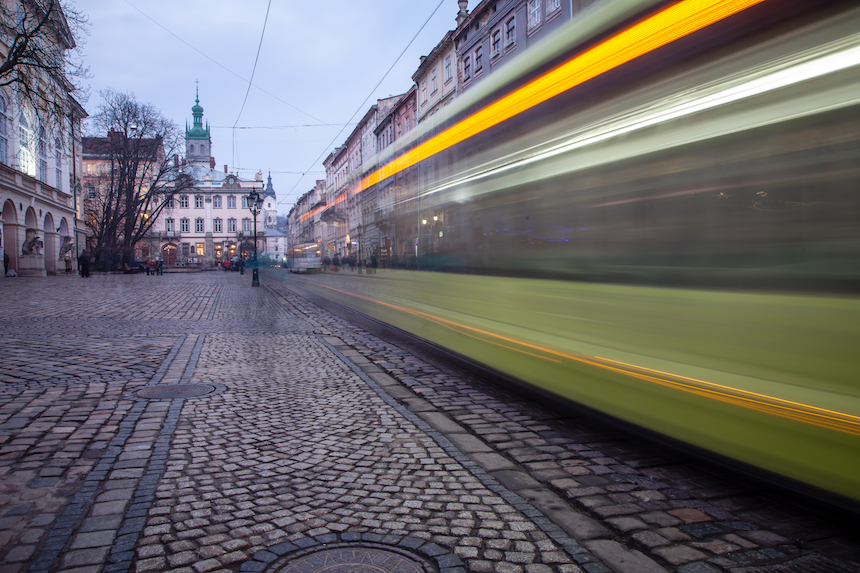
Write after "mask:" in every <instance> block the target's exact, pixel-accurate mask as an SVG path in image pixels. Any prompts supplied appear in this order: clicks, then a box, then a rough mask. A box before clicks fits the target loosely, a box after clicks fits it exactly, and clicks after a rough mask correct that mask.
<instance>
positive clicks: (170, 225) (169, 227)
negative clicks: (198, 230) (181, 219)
mask: <svg viewBox="0 0 860 573" xmlns="http://www.w3.org/2000/svg"><path fill="white" fill-rule="evenodd" d="M164 230H165V231H167V232H168V233H172V232H173V231H175V230H176V219H165V220H164Z"/></svg>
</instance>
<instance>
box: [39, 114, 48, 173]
mask: <svg viewBox="0 0 860 573" xmlns="http://www.w3.org/2000/svg"><path fill="white" fill-rule="evenodd" d="M39 181H41V182H42V183H47V182H48V142H47V140H46V139H45V128H44V127H40V128H39Z"/></svg>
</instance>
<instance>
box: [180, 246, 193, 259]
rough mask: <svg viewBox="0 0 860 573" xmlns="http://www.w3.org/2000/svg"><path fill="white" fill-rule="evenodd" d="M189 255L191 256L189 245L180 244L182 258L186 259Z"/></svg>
mask: <svg viewBox="0 0 860 573" xmlns="http://www.w3.org/2000/svg"><path fill="white" fill-rule="evenodd" d="M189 254H191V245H189V244H188V243H182V256H183V257H185V258H186V259H187V258H188V255H189Z"/></svg>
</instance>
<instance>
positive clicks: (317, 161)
mask: <svg viewBox="0 0 860 573" xmlns="http://www.w3.org/2000/svg"><path fill="white" fill-rule="evenodd" d="M444 2H445V0H439V4H437V5H436V8H434V9H433V12H431V13H430V15H429V16H428V17H427V19H426V20H425V21H424V23H423V24H422V25H421V27H420V28H419V29H418V31H417V32H415V35H414V36H412V39H411V40H409V43H408V44H406V47H405V48H403V51H401V52H400V55H399V56H397V59H395V60H394V63H392V64H391V66H390V67H389V68H388V71H387V72H385V75H383V76H382V79H380V80H379V82H377V84H376V85H375V86H374V87H373V89H372V90H371V92H370V93H369V94H368V96H367V97H366V98H364V101H362V102H361V105H359V106H358V109H357V110H355V113H353V114H352V117H350V118H349V121H347V124H346V125H349V124H351V123H352V120H353V119H355V116H357V115H358V114H359V112H360V111H361V110H363V109H364V106H365V105H366V104H367V101H368V100H369V99H370V98H371V97H373V94H374V92H376V90H377V89H379V86H380V85H382V82H384V81H385V78H387V77H388V74H390V73H391V70H393V69H394V66H396V65H397V63H398V62H399V61H400V59H401V58H402V57H403V54H405V53H406V50H408V49H409V47H410V46H412V43H413V42H415V40H416V39H417V38H418V35H419V34H420V33H421V32H422V31H423V30H424V28H426V27H427V24H429V23H430V20H431V19H432V18H433V16H435V15H436V12H438V11H439V8H441V7H442V4H444ZM346 125H345V126H344V127H343V128H341V130H340V131H339V132H338V133H337V135H335V136H334V139H333V140H332V141H331V143H329V144H328V145H327V146H326V148H325V149H324V150H323V152H322V153H321V154H320V156H319V157H317V158H316V159H315V160H314V162H313V164H311V166H310V167H308V169H307V171H306V173H309V172H310V171H311V168H312V167H313V166H314V165H315V164H317V163H319V161H320V160H321V159H322V158H323V155H325V154H326V152H328V150H329V149H330V148H331V146H332V145H334V143H335V141H337V140H338V138H339V137H340V136H341V135H342V134H343V130H344V129H346ZM303 178H304V174H303V175H302V177H300V178H299V180H298V181H296V184H295V185H293V187H292V188H291V189H290V190H289V191H288V192H287V193H286V195H285V196H284V198H283V199H281V200H280V201H278V205H280V204H281V203H284V202H285V201H286V199H287V197H289V196H290V195H292V194H293V192H294V191H295V190H296V187H298V186H299V183H301V182H302V179H303Z"/></svg>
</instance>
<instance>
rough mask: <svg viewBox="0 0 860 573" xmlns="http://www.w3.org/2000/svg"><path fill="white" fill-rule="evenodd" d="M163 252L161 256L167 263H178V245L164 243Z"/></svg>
mask: <svg viewBox="0 0 860 573" xmlns="http://www.w3.org/2000/svg"><path fill="white" fill-rule="evenodd" d="M161 253H162V254H161V258H162V259H164V264H165V265H175V264H176V245H164V248H163V249H161Z"/></svg>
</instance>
